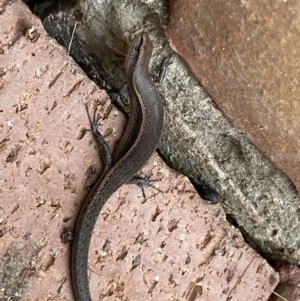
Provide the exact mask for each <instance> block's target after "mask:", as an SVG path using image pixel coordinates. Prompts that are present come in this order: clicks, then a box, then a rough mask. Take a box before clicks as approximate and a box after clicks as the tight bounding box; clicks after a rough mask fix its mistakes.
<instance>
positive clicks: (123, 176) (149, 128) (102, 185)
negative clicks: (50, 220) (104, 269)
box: [71, 33, 163, 301]
mask: <svg viewBox="0 0 300 301" xmlns="http://www.w3.org/2000/svg"><path fill="white" fill-rule="evenodd" d="M151 54H152V43H151V41H150V39H149V37H148V34H147V33H142V34H140V35H138V36H137V37H136V38H135V39H134V40H133V41H132V43H131V44H130V46H129V50H128V52H127V55H126V59H125V75H126V80H127V85H128V90H129V97H130V117H129V119H128V123H127V126H126V128H125V130H124V133H123V136H122V138H121V140H120V142H119V143H118V146H117V148H116V150H115V151H114V153H113V157H112V162H111V166H108V167H106V168H104V170H103V172H102V174H101V176H100V178H99V179H98V181H97V182H96V184H95V185H94V187H93V188H92V190H91V191H90V193H89V195H88V197H87V199H86V200H85V202H84V204H83V206H82V208H81V211H80V214H79V217H78V220H77V224H76V227H75V235H74V240H73V247H72V258H71V273H72V281H73V288H74V293H75V297H76V300H77V301H91V300H92V299H91V295H90V291H89V284H88V253H89V245H90V241H91V235H92V231H93V229H94V225H95V223H96V220H97V218H98V215H99V213H100V211H101V209H102V208H103V206H104V204H105V203H106V201H107V200H108V198H109V197H110V196H111V195H112V193H113V192H115V191H116V190H117V189H118V188H119V187H120V186H122V185H123V184H124V183H126V182H127V181H128V180H129V179H131V178H132V177H133V176H134V175H135V174H136V173H137V172H138V171H139V170H140V169H141V168H142V167H143V166H144V165H145V164H146V163H147V161H148V159H149V158H150V156H151V154H152V153H153V152H154V150H155V148H156V145H157V142H158V139H159V137H160V134H161V130H162V126H163V104H162V99H161V96H160V95H159V93H158V92H157V91H156V89H155V87H154V85H153V84H152V82H151V80H150V78H149V73H148V64H149V60H150V57H151Z"/></svg>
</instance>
